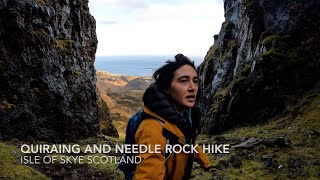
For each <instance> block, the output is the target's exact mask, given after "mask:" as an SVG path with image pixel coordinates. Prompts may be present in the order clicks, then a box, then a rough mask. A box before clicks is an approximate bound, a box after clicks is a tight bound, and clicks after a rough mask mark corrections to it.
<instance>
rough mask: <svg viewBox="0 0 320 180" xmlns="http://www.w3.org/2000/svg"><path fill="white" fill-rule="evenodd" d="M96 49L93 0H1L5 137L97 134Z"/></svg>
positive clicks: (0, 110)
mask: <svg viewBox="0 0 320 180" xmlns="http://www.w3.org/2000/svg"><path fill="white" fill-rule="evenodd" d="M96 48H97V36H96V28H95V20H94V18H93V17H92V16H91V15H90V13H89V9H88V1H87V0H52V1H48V0H23V1H21V0H0V58H1V59H0V138H3V139H7V138H11V137H17V138H21V139H26V140H29V141H33V140H35V139H41V140H47V141H51V142H60V141H68V140H73V139H75V138H81V137H86V136H90V135H94V134H96V133H97V132H98V130H99V117H100V118H107V117H110V115H109V116H108V113H109V112H104V113H103V112H99V111H101V110H102V109H105V110H107V108H104V107H102V106H100V105H101V101H99V95H98V94H97V92H96V85H95V83H96V75H95V69H94V66H93V63H94V59H95V52H96ZM105 113H106V114H105ZM105 121H106V119H105ZM107 121H110V119H107Z"/></svg>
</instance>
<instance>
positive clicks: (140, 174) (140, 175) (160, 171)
mask: <svg viewBox="0 0 320 180" xmlns="http://www.w3.org/2000/svg"><path fill="white" fill-rule="evenodd" d="M135 139H136V143H137V144H145V145H147V146H148V148H149V146H150V149H149V151H148V152H146V153H139V154H138V156H139V157H140V158H141V163H140V164H138V165H137V168H136V171H135V173H134V177H133V179H159V180H160V179H161V180H162V179H164V177H165V145H166V139H165V138H164V137H163V135H162V125H161V124H160V123H158V122H157V121H154V120H144V121H142V123H141V124H140V126H139V128H138V130H137V132H136V135H135ZM155 145H159V147H160V149H161V150H160V152H161V153H152V152H155Z"/></svg>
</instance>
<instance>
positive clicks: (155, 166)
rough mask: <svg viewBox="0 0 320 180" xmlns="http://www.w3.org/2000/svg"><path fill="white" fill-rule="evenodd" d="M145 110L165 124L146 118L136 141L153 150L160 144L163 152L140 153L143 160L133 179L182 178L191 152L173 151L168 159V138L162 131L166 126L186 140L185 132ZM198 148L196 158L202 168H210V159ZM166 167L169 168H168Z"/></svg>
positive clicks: (146, 109) (136, 136) (136, 135)
mask: <svg viewBox="0 0 320 180" xmlns="http://www.w3.org/2000/svg"><path fill="white" fill-rule="evenodd" d="M144 112H146V113H147V114H150V115H152V116H154V117H156V118H159V119H160V120H162V121H163V122H164V125H162V124H160V122H158V121H157V120H156V119H154V118H147V119H144V120H143V121H142V122H141V124H140V126H139V128H138V130H137V132H136V134H135V140H136V143H137V144H145V145H150V147H151V151H154V147H155V146H154V145H156V144H159V145H160V147H161V153H140V154H138V156H139V157H141V159H142V161H141V163H140V164H138V165H137V167H136V171H135V173H134V177H133V179H159V180H160V179H161V180H162V179H174V180H178V179H182V177H183V175H184V170H185V166H186V164H187V159H188V156H189V154H186V153H183V152H181V153H171V155H170V156H169V159H168V160H167V161H166V160H165V147H166V138H165V137H164V136H163V135H162V131H163V128H165V129H167V130H168V131H170V132H172V133H173V134H175V135H176V136H177V137H179V138H180V139H182V140H184V141H185V137H184V135H183V133H182V132H181V131H180V130H179V129H178V128H177V126H176V125H175V124H172V123H170V122H168V121H166V120H165V119H163V118H161V117H160V116H158V115H157V114H155V113H154V112H152V111H151V110H149V109H148V108H146V107H145V108H144ZM196 149H197V151H198V153H195V158H194V160H195V161H196V162H198V163H199V164H200V166H201V167H202V168H205V169H207V168H209V167H210V166H211V164H210V161H209V159H208V158H207V156H206V155H205V154H204V153H203V151H202V149H201V147H200V146H198V147H197V148H196ZM165 163H166V164H167V166H166V165H165ZM166 167H167V168H168V169H167V170H166ZM166 171H167V174H166Z"/></svg>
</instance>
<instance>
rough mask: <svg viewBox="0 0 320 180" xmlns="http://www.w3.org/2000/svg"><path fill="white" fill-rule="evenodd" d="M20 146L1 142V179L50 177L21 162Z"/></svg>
mask: <svg viewBox="0 0 320 180" xmlns="http://www.w3.org/2000/svg"><path fill="white" fill-rule="evenodd" d="M19 153H20V150H19V148H16V147H14V146H9V145H6V144H4V143H0V179H48V178H47V177H46V176H45V175H43V174H41V173H40V172H39V171H36V170H34V169H33V168H31V167H29V166H26V165H22V164H20V158H19V157H16V155H17V154H19Z"/></svg>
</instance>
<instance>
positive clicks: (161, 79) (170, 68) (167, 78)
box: [153, 54, 197, 89]
mask: <svg viewBox="0 0 320 180" xmlns="http://www.w3.org/2000/svg"><path fill="white" fill-rule="evenodd" d="M174 58H175V60H174V61H173V60H168V61H166V64H165V65H163V66H161V67H160V68H159V69H157V70H156V72H154V73H153V78H154V80H155V83H156V84H157V85H158V86H159V87H160V88H162V89H168V88H169V87H170V85H171V82H172V79H173V77H174V72H175V71H176V70H177V69H179V68H180V67H181V66H183V65H190V66H191V67H193V69H194V70H196V71H197V69H196V67H195V65H194V62H193V61H191V60H190V59H189V58H188V57H187V56H184V55H183V54H177V55H175V57H174Z"/></svg>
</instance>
